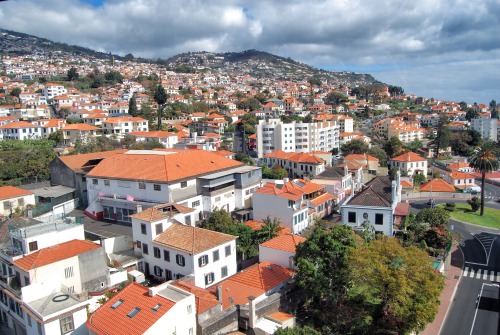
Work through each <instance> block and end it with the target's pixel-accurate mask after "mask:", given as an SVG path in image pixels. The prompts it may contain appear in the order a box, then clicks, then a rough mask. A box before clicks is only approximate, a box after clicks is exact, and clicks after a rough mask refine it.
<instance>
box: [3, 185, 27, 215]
mask: <svg viewBox="0 0 500 335" xmlns="http://www.w3.org/2000/svg"><path fill="white" fill-rule="evenodd" d="M0 203H1V205H0V216H9V215H12V214H13V213H16V212H22V211H23V210H24V209H25V208H26V206H28V205H34V204H35V194H34V193H33V192H31V191H28V190H23V189H22V188H18V187H14V186H3V187H0Z"/></svg>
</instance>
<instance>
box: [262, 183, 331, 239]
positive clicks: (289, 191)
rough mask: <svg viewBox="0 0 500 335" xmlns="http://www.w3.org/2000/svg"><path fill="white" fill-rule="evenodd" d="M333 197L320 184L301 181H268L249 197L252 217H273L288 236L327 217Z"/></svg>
mask: <svg viewBox="0 0 500 335" xmlns="http://www.w3.org/2000/svg"><path fill="white" fill-rule="evenodd" d="M334 200H335V197H334V196H333V195H331V194H329V193H328V192H326V188H325V186H323V185H319V184H316V183H312V182H310V181H307V180H303V179H293V180H289V179H288V178H285V179H284V180H283V182H282V183H278V182H268V183H266V184H265V185H264V186H262V187H261V188H259V189H257V190H256V191H255V192H254V195H253V218H254V220H255V221H261V220H264V219H266V218H267V217H271V218H277V219H279V220H280V222H281V224H282V225H283V226H285V227H288V228H290V229H291V230H292V233H294V234H299V233H301V232H303V231H304V230H305V229H306V228H307V227H309V225H311V224H312V223H313V221H314V218H316V217H318V218H323V217H325V216H327V215H328V214H330V213H331V212H332V210H333V206H334V204H335V201H334Z"/></svg>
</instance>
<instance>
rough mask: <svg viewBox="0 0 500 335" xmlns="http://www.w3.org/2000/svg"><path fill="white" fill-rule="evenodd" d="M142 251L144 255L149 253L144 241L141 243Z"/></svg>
mask: <svg viewBox="0 0 500 335" xmlns="http://www.w3.org/2000/svg"><path fill="white" fill-rule="evenodd" d="M142 253H143V254H145V255H147V254H149V251H148V245H147V244H146V243H143V244H142Z"/></svg>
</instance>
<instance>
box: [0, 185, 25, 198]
mask: <svg viewBox="0 0 500 335" xmlns="http://www.w3.org/2000/svg"><path fill="white" fill-rule="evenodd" d="M30 194H33V192H31V191H26V190H23V189H22V188H18V187H14V186H2V187H0V200H2V199H10V198H14V197H20V196H23V195H30Z"/></svg>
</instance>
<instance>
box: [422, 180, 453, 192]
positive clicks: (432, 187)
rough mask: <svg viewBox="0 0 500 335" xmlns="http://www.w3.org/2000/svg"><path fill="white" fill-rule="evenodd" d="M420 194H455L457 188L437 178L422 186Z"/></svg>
mask: <svg viewBox="0 0 500 335" xmlns="http://www.w3.org/2000/svg"><path fill="white" fill-rule="evenodd" d="M420 192H451V193H453V192H455V187H454V186H453V185H451V184H449V183H447V182H445V181H444V180H443V179H440V178H436V179H432V180H430V181H428V182H427V183H425V184H423V185H421V186H420Z"/></svg>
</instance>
